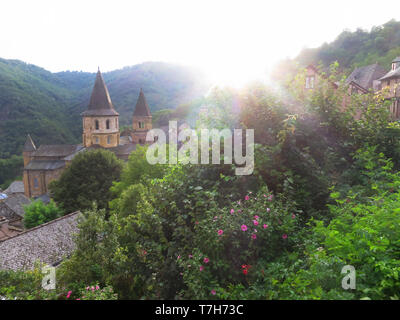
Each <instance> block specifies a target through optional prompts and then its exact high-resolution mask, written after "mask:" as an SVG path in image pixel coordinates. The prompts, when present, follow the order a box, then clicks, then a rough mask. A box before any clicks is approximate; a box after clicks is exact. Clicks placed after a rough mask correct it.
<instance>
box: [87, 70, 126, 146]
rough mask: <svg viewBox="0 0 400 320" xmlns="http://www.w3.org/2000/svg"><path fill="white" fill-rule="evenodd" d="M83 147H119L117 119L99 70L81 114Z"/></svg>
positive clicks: (116, 113)
mask: <svg viewBox="0 0 400 320" xmlns="http://www.w3.org/2000/svg"><path fill="white" fill-rule="evenodd" d="M81 115H82V120H83V135H82V140H83V141H82V143H83V146H84V147H90V146H91V145H99V146H101V147H104V148H112V147H116V146H118V145H119V119H118V116H119V114H118V112H117V111H115V109H114V106H113V104H112V102H111V98H110V95H109V93H108V90H107V87H106V84H105V83H104V79H103V76H102V75H101V72H100V69H99V70H98V71H97V75H96V81H95V83H94V87H93V91H92V95H91V97H90V102H89V106H88V108H87V110H86V111H84V112H83V113H82V114H81Z"/></svg>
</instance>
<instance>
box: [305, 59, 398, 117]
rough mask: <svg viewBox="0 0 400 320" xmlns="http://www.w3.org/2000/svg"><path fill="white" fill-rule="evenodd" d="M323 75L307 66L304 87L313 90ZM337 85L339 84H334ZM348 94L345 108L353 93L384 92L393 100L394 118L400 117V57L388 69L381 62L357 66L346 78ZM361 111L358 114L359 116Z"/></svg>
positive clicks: (391, 108)
mask: <svg viewBox="0 0 400 320" xmlns="http://www.w3.org/2000/svg"><path fill="white" fill-rule="evenodd" d="M320 77H321V75H320V73H319V72H318V69H317V68H316V67H314V66H313V65H309V66H307V67H306V77H305V84H304V89H305V90H306V91H307V90H312V89H314V87H315V86H316V85H317V84H318V79H319V78H320ZM333 85H334V86H336V87H337V84H333ZM346 85H347V88H348V89H347V90H348V91H347V94H348V96H346V97H344V99H343V107H344V108H345V107H346V105H347V104H348V102H349V101H350V96H351V95H353V94H366V93H368V92H374V93H378V92H384V94H385V98H386V99H388V100H391V101H392V104H391V107H390V112H391V113H392V115H393V118H394V119H399V118H400V57H397V58H395V59H394V60H393V61H392V66H391V70H390V71H387V70H385V69H384V68H383V67H381V66H380V65H379V64H377V63H374V64H371V65H368V66H364V67H360V68H356V69H354V70H353V72H352V73H351V74H350V75H349V76H348V77H347V79H346ZM359 116H360V113H358V115H357V116H356V118H358V117H359Z"/></svg>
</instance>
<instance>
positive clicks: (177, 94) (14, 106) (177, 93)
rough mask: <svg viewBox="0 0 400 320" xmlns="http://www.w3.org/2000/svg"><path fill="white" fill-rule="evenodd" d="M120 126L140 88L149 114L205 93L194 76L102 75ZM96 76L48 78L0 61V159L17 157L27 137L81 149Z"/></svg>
mask: <svg viewBox="0 0 400 320" xmlns="http://www.w3.org/2000/svg"><path fill="white" fill-rule="evenodd" d="M103 76H104V79H105V81H106V84H107V86H108V89H109V92H110V95H111V99H112V101H113V104H114V106H115V108H116V110H117V111H118V112H119V113H120V123H121V125H129V124H130V123H131V117H132V113H133V108H134V106H135V104H136V99H137V97H138V95H139V90H140V88H143V91H144V93H145V95H146V98H147V101H148V103H149V106H150V109H151V111H152V112H154V111H156V110H161V109H168V108H170V109H172V108H175V107H177V106H178V105H180V104H182V103H186V102H189V101H191V100H192V99H194V98H196V97H199V96H201V95H202V94H204V93H205V91H206V89H207V86H206V85H205V84H204V81H203V80H202V78H201V77H200V76H199V75H198V74H197V73H195V72H194V71H193V70H191V69H189V68H186V67H181V66H176V65H172V64H167V63H161V62H147V63H143V64H140V65H136V66H132V67H125V68H123V69H121V70H115V71H112V72H107V73H104V74H103ZM94 79H95V73H88V72H69V71H67V72H59V73H51V72H49V71H46V70H44V69H42V68H40V67H37V66H34V65H31V64H27V63H24V62H21V61H18V60H5V59H0V158H8V157H10V156H11V155H13V154H17V155H20V154H21V152H22V146H23V144H24V142H25V138H26V134H27V133H30V134H31V135H32V137H33V139H34V141H35V143H37V144H38V145H40V144H46V143H47V144H58V143H60V144H62V143H79V142H80V140H81V132H82V131H81V130H82V129H81V128H82V124H81V117H80V113H81V112H82V111H83V110H85V109H86V107H87V104H88V102H89V98H90V93H91V90H92V87H93V84H94Z"/></svg>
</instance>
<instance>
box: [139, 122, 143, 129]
mask: <svg viewBox="0 0 400 320" xmlns="http://www.w3.org/2000/svg"><path fill="white" fill-rule="evenodd" d="M139 128H140V129H143V128H144V122H142V121H139Z"/></svg>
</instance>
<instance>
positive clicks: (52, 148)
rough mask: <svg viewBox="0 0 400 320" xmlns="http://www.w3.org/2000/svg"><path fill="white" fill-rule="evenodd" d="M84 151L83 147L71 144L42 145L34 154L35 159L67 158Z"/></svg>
mask: <svg viewBox="0 0 400 320" xmlns="http://www.w3.org/2000/svg"><path fill="white" fill-rule="evenodd" d="M81 149H83V146H82V145H80V144H78V145H74V144H73V145H71V144H58V145H49V144H48V145H41V146H40V147H39V148H38V149H37V150H36V151H35V152H34V153H33V156H34V157H59V158H61V157H66V156H69V155H71V154H73V153H75V152H78V151H79V150H81Z"/></svg>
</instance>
